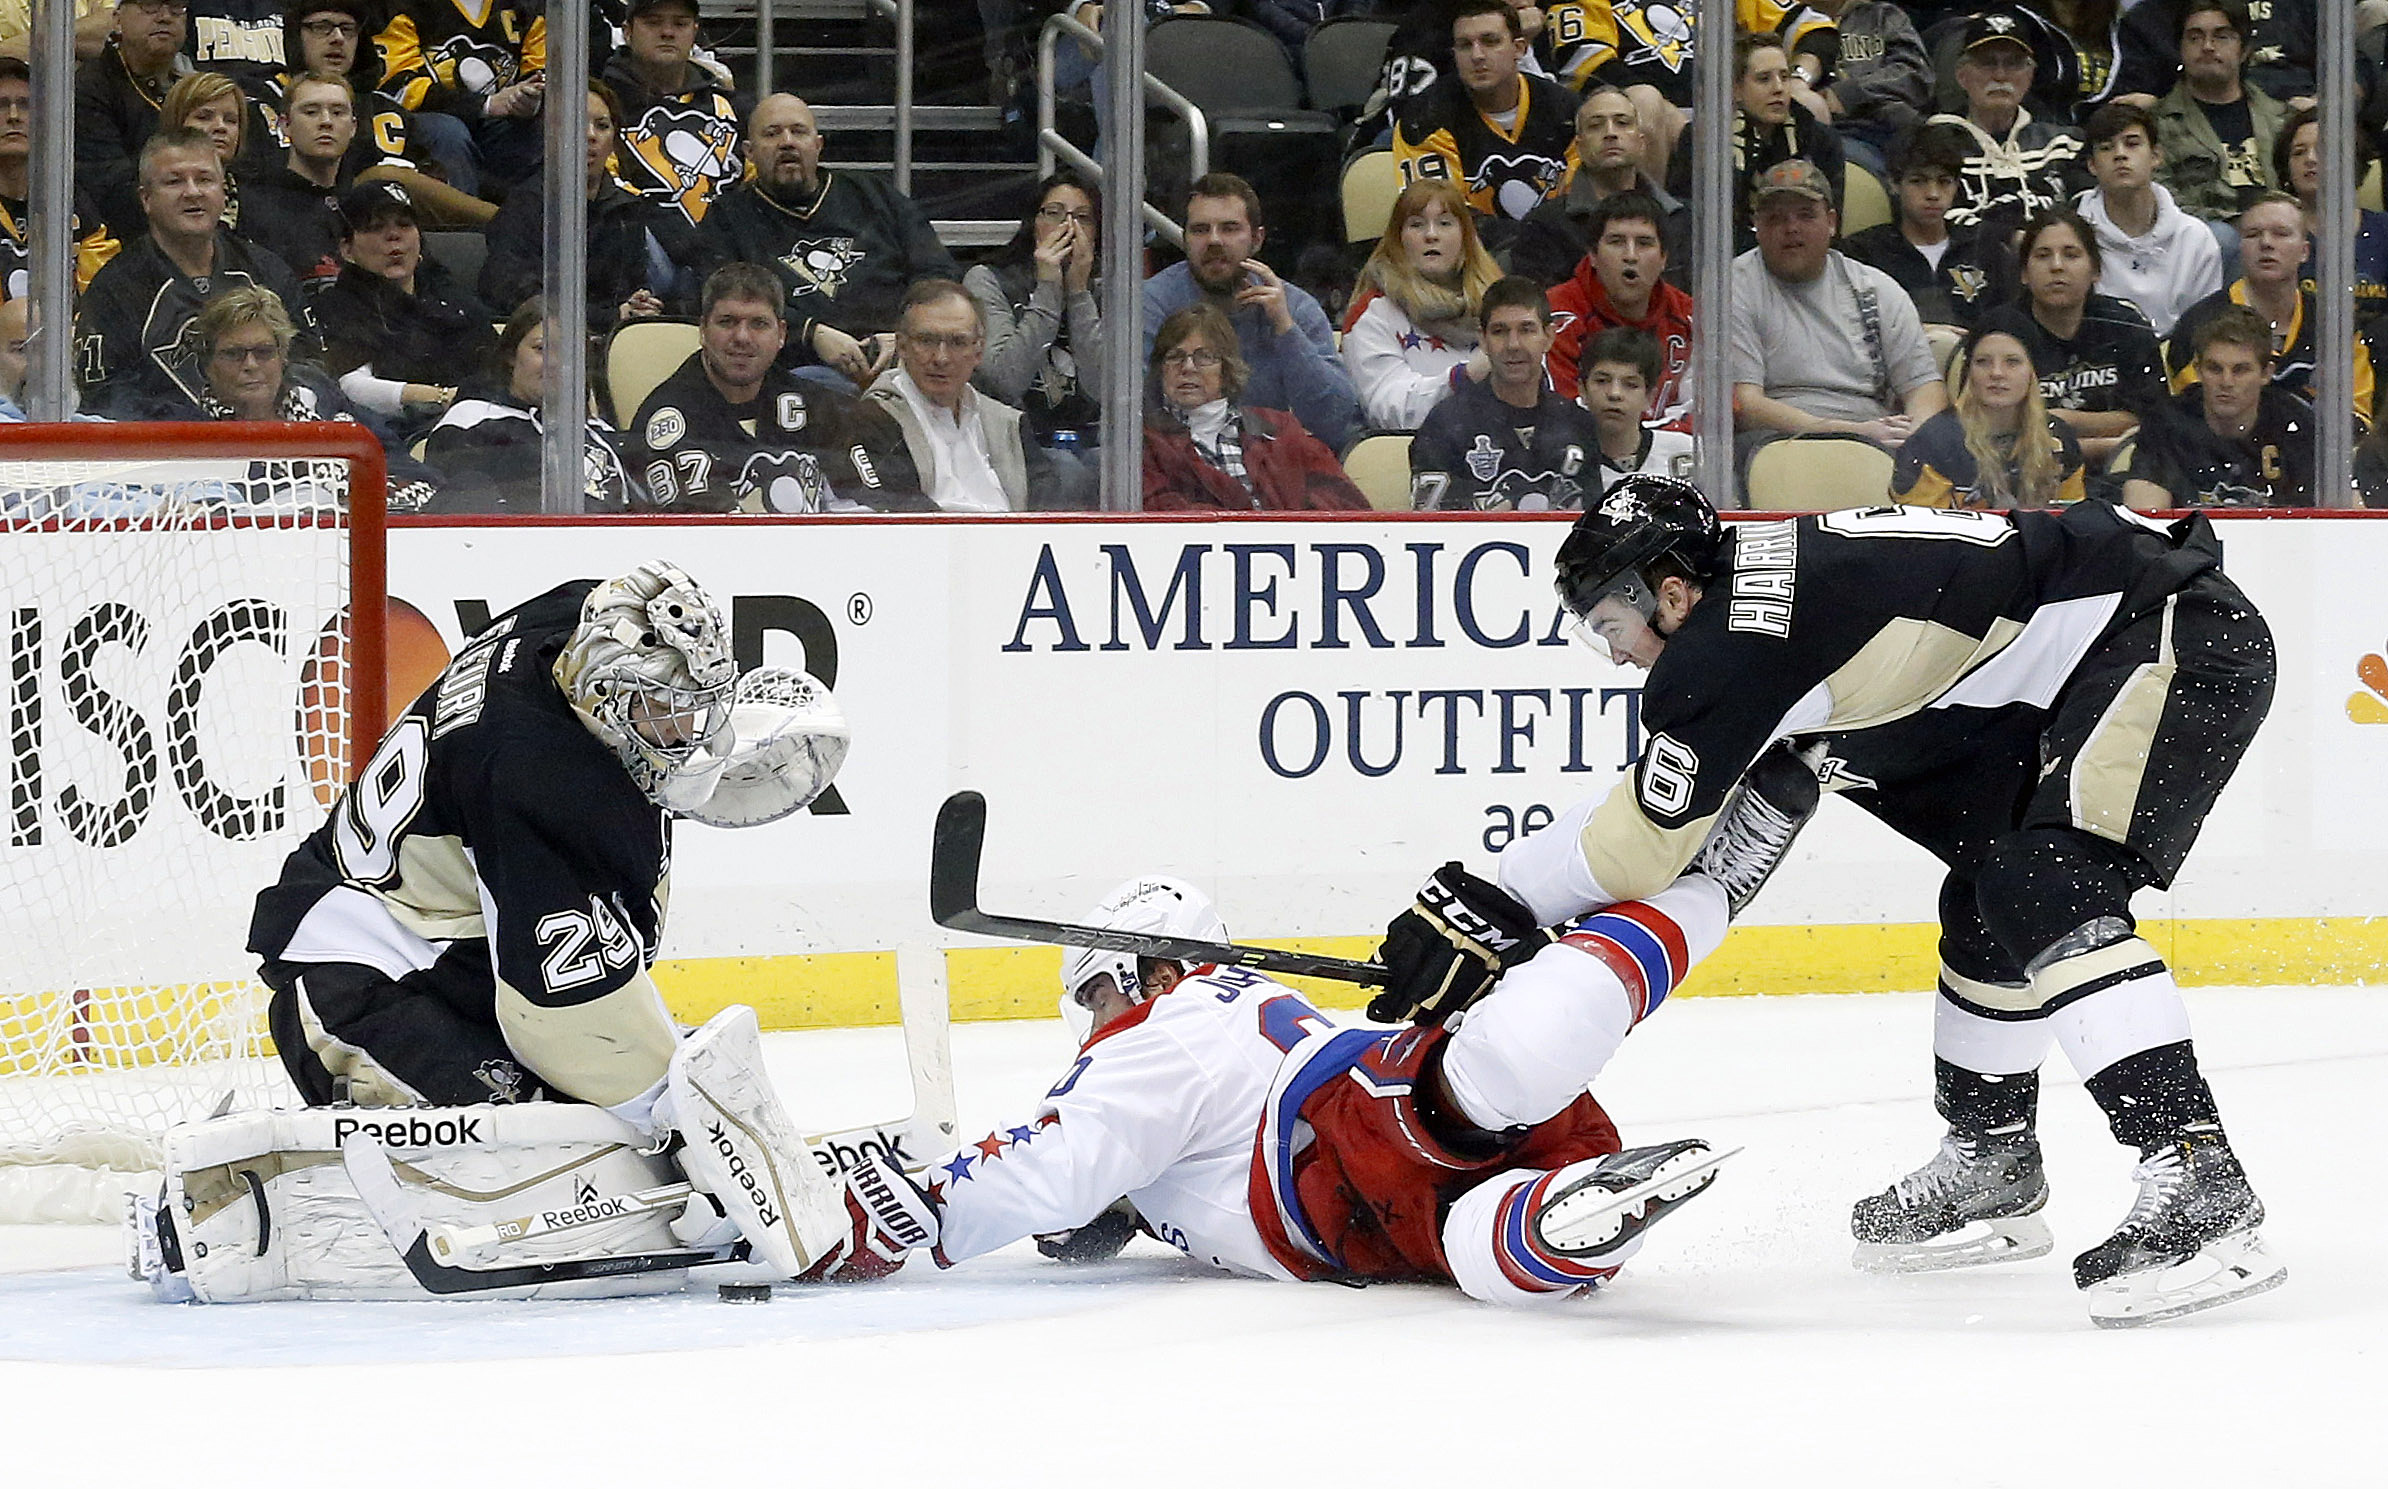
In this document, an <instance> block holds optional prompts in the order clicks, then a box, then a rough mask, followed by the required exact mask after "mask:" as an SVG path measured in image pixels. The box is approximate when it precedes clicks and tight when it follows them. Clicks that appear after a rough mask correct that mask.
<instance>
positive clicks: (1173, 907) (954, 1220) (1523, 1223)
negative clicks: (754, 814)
mask: <svg viewBox="0 0 2388 1489" xmlns="http://www.w3.org/2000/svg"><path fill="white" fill-rule="evenodd" d="M1761 792H1764V793H1766V794H1765V795H1764V796H1761V795H1760V794H1759V793H1761ZM1816 793H1817V786H1816V778H1815V775H1814V773H1813V771H1812V769H1811V768H1810V767H1809V766H1808V765H1807V764H1806V763H1805V762H1803V761H1801V760H1799V759H1798V758H1797V757H1795V756H1793V755H1791V754H1790V753H1789V752H1788V751H1784V752H1781V753H1780V754H1779V756H1778V758H1777V761H1776V762H1775V763H1774V767H1773V768H1771V769H1769V770H1767V771H1764V772H1753V777H1752V781H1751V783H1750V784H1749V786H1748V787H1747V788H1745V790H1744V791H1743V792H1742V793H1741V794H1740V795H1739V796H1737V797H1736V801H1735V805H1734V806H1733V807H1732V808H1729V809H1728V810H1727V812H1726V814H1725V815H1726V818H1727V821H1728V822H1729V823H1732V824H1734V826H1735V830H1730V831H1727V830H1720V831H1719V832H1717V833H1716V834H1715V835H1714V836H1713V838H1712V839H1711V845H1710V848H1709V849H1708V850H1706V851H1704V852H1703V853H1702V855H1701V856H1700V857H1699V858H1698V859H1696V860H1695V861H1694V863H1693V864H1692V866H1691V872H1689V873H1686V874H1685V875H1683V876H1682V877H1681V878H1680V879H1678V880H1677V881H1676V882H1675V883H1674V884H1673V885H1671V886H1670V887H1668V888H1667V889H1665V890H1664V891H1662V892H1661V893H1658V894H1655V895H1653V896H1651V897H1650V898H1649V899H1648V900H1647V901H1644V902H1640V903H1635V904H1624V905H1617V906H1613V907H1611V908H1610V909H1608V910H1607V911H1605V912H1603V913H1601V914H1597V915H1591V916H1587V917H1584V918H1583V919H1582V920H1580V921H1577V922H1575V923H1573V924H1570V925H1566V926H1562V927H1559V928H1558V930H1557V931H1556V932H1555V933H1554V934H1555V939H1554V938H1553V937H1545V938H1544V949H1543V950H1542V951H1541V953H1540V954H1539V955H1537V956H1535V957H1534V958H1532V959H1531V960H1529V961H1526V962H1523V963H1522V964H1520V965H1518V966H1516V967H1513V968H1511V969H1510V970H1509V971H1508V972H1507V974H1506V975H1505V976H1503V977H1502V979H1501V981H1500V985H1499V987H1498V988H1497V989H1496V990H1495V991H1494V992H1492V993H1491V994H1490V995H1489V996H1487V997H1485V998H1484V999H1483V1001H1482V1002H1480V1003H1479V1004H1478V1005H1477V1006H1476V1007H1475V1008H1473V1009H1471V1010H1470V1011H1469V1012H1468V1014H1467V1016H1466V1017H1465V1018H1464V1019H1461V1020H1456V1021H1454V1022H1453V1023H1452V1024H1451V1025H1450V1026H1449V1027H1441V1026H1432V1027H1405V1028H1386V1027H1382V1026H1368V1027H1356V1028H1355V1027H1348V1026H1338V1025H1336V1024H1334V1023H1332V1022H1330V1021H1329V1020H1328V1019H1326V1018H1325V1017H1324V1016H1322V1015H1321V1014H1319V1013H1318V1012H1317V1011H1316V1010H1315V1009H1313V1008H1312V1007H1311V1006H1310V1005H1309V1004H1308V1003H1307V1002H1305V1001H1304V1000H1303V998H1302V997H1301V995H1300V994H1298V993H1296V992H1294V991H1293V990H1292V989H1291V988H1288V987H1286V986H1285V985H1284V984H1282V983H1278V982H1275V981H1272V980H1271V979H1269V978H1267V977H1265V976H1263V975H1261V974H1260V973H1258V972H1255V971H1252V970H1249V969H1246V968H1240V967H1220V966H1210V965H1190V964H1187V963H1183V962H1176V961H1164V960H1159V959H1154V958H1139V957H1135V956H1129V955H1126V954H1123V953H1118V952H1102V951H1093V950H1079V951H1075V952H1073V953H1071V954H1070V955H1069V956H1068V958H1067V959H1066V960H1065V962H1064V964H1063V972H1062V982H1063V987H1064V990H1065V993H1066V994H1067V996H1069V997H1071V998H1072V999H1074V1000H1075V1001H1076V1002H1077V1003H1078V1004H1079V1005H1081V1006H1082V1007H1084V1008H1085V1009H1086V1010H1087V1011H1088V1013H1089V1014H1090V1016H1091V1018H1090V1022H1091V1033H1090V1035H1089V1036H1088V1038H1087V1039H1086V1041H1085V1044H1084V1046H1083V1047H1082V1048H1081V1050H1080V1051H1079V1054H1078V1058H1077V1060H1076V1062H1075V1063H1073V1064H1072V1065H1071V1066H1070V1068H1069V1069H1068V1071H1067V1072H1065V1073H1064V1074H1063V1075H1062V1077H1061V1079H1060V1080H1059V1081H1058V1082H1057V1083H1056V1084H1055V1085H1054V1086H1053V1088H1052V1089H1051V1090H1050V1091H1048V1092H1046V1093H1045V1096H1044V1099H1043V1101H1042V1102H1041V1103H1040V1104H1039V1106H1038V1107H1037V1108H1036V1110H1035V1111H1034V1112H1033V1113H1030V1114H1029V1115H1027V1116H1025V1117H1024V1118H1023V1119H1022V1120H1021V1121H1020V1122H1019V1124H1018V1125H1016V1126H1011V1127H1006V1128H1001V1129H998V1130H997V1131H995V1132H992V1133H989V1134H988V1135H987V1136H986V1137H985V1138H984V1139H982V1140H980V1141H979V1142H977V1143H974V1144H971V1145H969V1146H967V1147H964V1148H961V1149H959V1150H958V1151H956V1152H954V1153H952V1154H950V1155H948V1156H946V1157H945V1158H944V1159H943V1160H941V1161H939V1162H935V1163H931V1164H930V1165H929V1166H928V1167H927V1168H926V1169H925V1170H923V1171H922V1172H921V1173H920V1174H919V1175H917V1179H918V1182H917V1183H915V1182H914V1181H913V1179H911V1178H907V1177H906V1176H905V1175H903V1174H901V1173H898V1172H893V1171H890V1170H888V1169H886V1168H884V1167H882V1166H880V1165H877V1164H872V1163H865V1164H863V1165H860V1166H858V1167H857V1168H855V1169H854V1170H852V1171H851V1172H850V1173H849V1174H848V1175H847V1206H848V1210H849V1212H850V1216H851V1219H852V1225H853V1229H852V1234H851V1235H850V1237H849V1238H848V1240H847V1241H846V1243H845V1244H844V1245H843V1246H841V1247H840V1248H839V1250H838V1251H837V1252H836V1253H835V1254H834V1255H832V1256H830V1257H828V1258H826V1259H824V1260H823V1261H822V1262H820V1263H817V1264H816V1265H815V1266H814V1267H813V1268H812V1269H811V1271H810V1272H809V1273H808V1274H807V1275H808V1276H809V1277H813V1278H828V1279H831V1280H838V1281H862V1280H870V1279H873V1278H877V1277H882V1276H885V1275H887V1274H888V1273H890V1272H892V1271H894V1270H895V1269H896V1268H897V1267H899V1266H900V1265H902V1264H903V1262H904V1261H905V1259H906V1258H907V1257H908V1256H909V1254H910V1253H912V1252H914V1251H919V1250H922V1249H929V1250H931V1252H932V1254H933V1255H934V1257H935V1259H936V1261H937V1262H938V1264H939V1265H941V1266H950V1265H954V1264H956V1263H960V1262H963V1261H966V1260H968V1259H970V1258H972V1257H976V1256H981V1255H984V1254H986V1253H988V1252H991V1251H994V1250H997V1249H998V1248H1000V1247H1003V1246H1007V1245H1010V1244H1012V1243H1013V1242H1015V1241H1019V1240H1022V1239H1024V1238H1026V1237H1029V1236H1038V1237H1049V1236H1053V1235H1055V1234H1056V1233H1072V1235H1071V1239H1070V1240H1068V1241H1058V1242H1055V1243H1053V1244H1049V1245H1048V1246H1047V1248H1046V1249H1047V1250H1048V1252H1049V1254H1051V1253H1055V1252H1060V1253H1065V1254H1066V1252H1067V1251H1068V1250H1069V1249H1070V1248H1071V1246H1072V1244H1073V1242H1075V1241H1076V1239H1077V1237H1076V1233H1077V1232H1079V1231H1080V1229H1081V1228H1084V1227H1089V1226H1090V1225H1091V1226H1093V1227H1094V1228H1095V1232H1096V1233H1097V1234H1100V1233H1101V1231H1102V1229H1103V1228H1104V1227H1105V1225H1106V1224H1107V1223H1108V1221H1109V1219H1110V1216H1109V1215H1108V1214H1107V1212H1111V1211H1112V1209H1113V1205H1114V1202H1115V1201H1117V1200H1119V1199H1120V1197H1121V1196H1123V1195H1124V1196H1126V1199H1127V1203H1128V1204H1129V1205H1130V1206H1132V1207H1133V1212H1134V1214H1135V1215H1136V1216H1138V1217H1140V1218H1141V1224H1142V1225H1143V1227H1144V1228H1145V1229H1146V1230H1148V1231H1149V1232H1150V1233H1151V1234H1153V1235H1154V1236H1157V1237H1158V1238H1160V1239H1161V1240H1162V1241H1165V1242H1167V1243H1168V1244H1170V1245H1172V1246H1175V1247H1176V1248H1177V1249H1178V1250H1180V1251H1182V1252H1184V1253H1185V1254H1186V1255H1187V1256H1189V1257H1192V1258H1194V1259H1195V1260H1197V1261H1202V1262H1207V1263H1209V1264H1210V1265H1212V1266H1216V1267H1221V1268H1224V1269H1226V1270H1228V1271H1232V1272H1239V1273H1245V1274H1249V1275H1253V1276H1260V1277H1271V1278H1279V1279H1290V1280H1302V1281H1310V1280H1320V1279H1326V1280H1352V1279H1363V1280H1401V1281H1441V1282H1453V1283H1456V1284H1458V1285H1459V1287H1460V1288H1461V1289H1462V1290H1463V1291H1465V1292H1466V1293H1467V1294H1468V1295H1469V1296H1471V1297H1475V1298H1480V1299H1483V1300H1484V1301H1487V1302H1492V1303H1502V1304H1510V1305H1517V1306H1544V1305H1549V1304H1553V1303H1559V1302H1564V1301H1566V1300H1568V1299H1571V1298H1575V1297H1578V1296H1581V1295H1582V1294H1584V1293H1585V1292H1586V1291H1588V1290H1589V1289H1591V1288H1593V1287H1595V1286H1597V1285H1599V1284H1600V1283H1602V1282H1604V1281H1606V1280H1607V1279H1608V1278H1610V1277H1612V1276H1614V1275H1615V1274H1616V1272H1617V1269H1618V1268H1619V1267H1620V1266H1621V1265H1622V1264H1623V1263H1624V1262H1625V1261H1626V1259H1627V1258H1629V1257H1630V1256H1632V1255H1633V1254H1634V1252H1635V1251H1636V1250H1637V1249H1638V1248H1639V1247H1640V1245H1641V1243H1642V1239H1643V1236H1644V1234H1645V1233H1646V1232H1647V1231H1648V1229H1649V1227H1650V1226H1651V1225H1652V1224H1654V1223H1655V1222H1656V1221H1658V1220H1659V1219H1660V1218H1661V1217H1663V1216H1665V1215H1667V1214H1669V1213H1670V1212H1672V1211H1673V1210H1675V1209H1676V1208H1678V1207H1679V1206H1681V1205H1682V1204H1684V1203H1685V1202H1686V1201H1688V1200H1690V1199H1691V1198H1693V1197H1694V1196H1696V1195H1698V1194H1700V1193H1702V1192H1703V1191H1705V1190H1706V1188H1707V1187H1708V1186H1709V1184H1710V1183H1711V1182H1712V1181H1713V1179H1714V1176H1715V1172H1716V1168H1717V1165H1718V1164H1719V1163H1721V1162H1722V1161H1723V1159H1724V1158H1725V1157H1726V1156H1729V1154H1720V1153H1716V1152H1713V1151H1711V1149H1710V1148H1709V1146H1708V1145H1707V1144H1705V1143H1702V1142H1699V1141H1696V1140H1680V1141H1675V1142H1668V1143H1661V1144H1658V1145H1655V1146H1647V1147H1637V1148H1632V1149H1625V1150H1622V1151H1620V1145H1619V1142H1618V1137H1617V1131H1616V1128H1615V1127H1614V1126H1613V1125H1612V1124H1611V1122H1610V1120H1609V1118H1608V1115H1607V1114H1606V1113H1605V1112H1603V1111H1602V1110H1601V1108H1600V1106H1599V1104H1598V1103H1597V1102H1596V1101H1595V1100H1594V1099H1593V1098H1592V1097H1591V1095H1589V1094H1588V1092H1587V1089H1586V1088H1587V1087H1588V1086H1589V1085H1590V1084H1591V1082H1592V1080H1593V1078H1594V1077H1595V1076H1597V1075H1598V1074H1599V1073H1600V1070H1601V1068H1602V1067H1603V1066H1604V1065H1605V1064H1606V1063H1607V1062H1608V1060H1609V1058H1610V1056H1612V1055H1613V1054H1615V1053H1616V1050H1617V1048H1618V1046H1619V1044H1620V1043H1621V1042H1622V1041H1623V1040H1624V1039H1625V1037H1626V1035H1627V1034H1628V1033H1629V1032H1631V1030H1632V1029H1633V1028H1634V1026H1635V1025H1636V1024H1638V1023H1639V1022H1640V1021H1641V1020H1642V1019H1644V1018H1646V1017H1648V1016H1649V1015H1650V1013H1652V1012H1653V1011H1655V1010H1656V1009H1657V1008H1658V1006H1659V1005H1660V1004H1661V1003H1662V1002H1663V1001H1665V999H1666V997H1667V995H1668V993H1669V992H1671V991H1672V990H1673V989H1674V987H1675V985H1676V984H1677V983H1678V982H1679V981H1680V980H1681V979H1682V978H1683V976H1684V974H1685V973H1686V972H1687V971H1688V970H1689V969H1690V967H1691V966H1692V965H1693V964H1694V963H1695V962H1697V961H1698V960H1699V959H1700V958H1701V957H1702V956H1704V955H1706V954H1707V953H1708V952H1709V951H1710V950H1712V949H1714V948H1715V946H1716V945H1717V944H1718V942H1719V941H1721V940H1722V939H1723V937H1724V933H1725V925H1726V921H1727V918H1728V914H1729V910H1730V909H1732V908H1738V904H1737V903H1736V904H1734V905H1732V906H1729V905H1728V897H1727V893H1726V890H1725V889H1724V888H1723V886H1722V883H1721V882H1720V881H1721V880H1723V879H1726V878H1733V879H1738V880H1743V881H1747V882H1749V883H1751V884H1752V885H1753V887H1754V884H1755V882H1756V881H1758V880H1762V879H1763V878H1764V874H1765V871H1766V869H1767V868H1768V867H1771V865H1772V862H1773V861H1774V859H1775V858H1777V857H1779V856H1780V853H1781V851H1782V849H1783V848H1784V847H1786V846H1787V845H1788V844H1789V842H1790V839H1791V835H1792V832H1793V831H1795V830H1796V827H1797V824H1798V823H1799V822H1800V821H1802V820H1804V818H1805V816H1806V814H1807V813H1808V812H1809V811H1811V810H1813V808H1814V805H1815V801H1816ZM1745 818H1747V819H1763V820H1764V821H1765V822H1767V823H1769V824H1772V826H1771V828H1770V829H1769V830H1767V831H1763V832H1759V831H1751V830H1748V829H1747V828H1746V827H1744V826H1742V824H1743V822H1744V819H1745ZM1727 859H1731V860H1733V862H1732V863H1730V864H1729V865H1728V864H1727V862H1726V861H1725V860H1727ZM1094 924H1096V925H1099V926H1105V927H1113V928H1118V929H1122V930H1132V931H1137V932H1142V933H1151V934H1161V935H1177V936H1187V937H1193V938H1198V939H1204V940H1212V941H1224V940H1225V939H1226V929H1225V927H1224V926H1222V925H1221V924H1220V921H1219V917H1218V914H1217V912H1216V911H1214V910H1213V909H1212V907H1211V905H1210V902H1209V901H1208V900H1207V899H1205V898H1204V897H1203V896H1202V894H1201V893H1200V892H1199V891H1197V890H1194V889H1192V888H1190V887H1189V886H1187V885H1184V884H1181V883H1178V882H1176V881H1174V880H1170V879H1164V878H1148V879H1139V880H1134V881H1131V882H1129V883H1128V884H1126V885H1123V886H1122V887H1121V888H1120V889H1118V890H1117V891H1115V892H1114V893H1113V895H1112V896H1111V897H1110V898H1109V899H1107V900H1106V901H1105V902H1104V904H1103V905H1102V906H1101V907H1100V909H1099V910H1098V911H1097V913H1096V915H1095V917H1094ZM1118 1235H1119V1233H1118V1232H1116V1231H1114V1237H1115V1238H1116V1237H1117V1236H1118ZM1097 1244H1098V1245H1099V1243H1097Z"/></svg>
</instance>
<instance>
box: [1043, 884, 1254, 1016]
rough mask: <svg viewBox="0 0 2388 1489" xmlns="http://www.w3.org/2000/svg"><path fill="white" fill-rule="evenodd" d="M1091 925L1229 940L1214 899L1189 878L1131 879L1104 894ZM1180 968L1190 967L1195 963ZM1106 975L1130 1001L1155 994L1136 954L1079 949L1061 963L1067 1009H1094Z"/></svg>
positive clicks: (1072, 950) (1205, 939) (1147, 932)
mask: <svg viewBox="0 0 2388 1489" xmlns="http://www.w3.org/2000/svg"><path fill="white" fill-rule="evenodd" d="M1087 924H1089V925H1096V926H1102V927H1104V928H1106V929H1109V930H1119V931H1141V932H1143V933H1145V934H1146V935H1152V936H1189V937H1192V938H1194V939H1196V940H1201V941H1224V940H1226V939H1227V925H1226V922H1224V921H1222V920H1220V919H1219V911H1218V909H1217V908H1216V907H1215V906H1213V905H1212V904H1211V901H1210V896H1208V895H1206V894H1204V893H1203V892H1202V891H1201V890H1199V889H1196V888H1195V887H1194V886H1193V885H1191V884H1188V883H1186V882H1185V881H1184V880H1181V879H1164V878H1161V877H1159V876H1157V875H1156V876H1151V877H1147V878H1142V879H1130V880H1129V881H1128V882H1127V883H1125V884H1122V885H1121V886H1119V887H1118V888H1117V889H1114V890H1113V891H1111V893H1109V894H1107V895H1105V896H1104V897H1103V903H1102V904H1100V905H1097V906H1096V907H1095V910H1094V913H1093V914H1092V915H1090V916H1088V917H1087ZM1178 965H1179V966H1180V967H1184V968H1188V969H1191V968H1192V967H1193V966H1194V963H1192V962H1180V963H1178ZM1105 977H1109V978H1110V979H1111V981H1112V982H1113V984H1114V985H1116V986H1117V987H1118V988H1119V991H1120V995H1121V996H1122V997H1125V998H1126V999H1127V1000H1128V1001H1129V1002H1130V1003H1142V1002H1143V1001H1145V1000H1146V999H1147V998H1149V997H1151V996H1152V993H1151V991H1150V990H1149V989H1147V988H1146V987H1145V985H1144V974H1143V973H1142V972H1141V971H1140V970H1138V967H1137V958H1136V957H1135V956H1134V955H1133V954H1131V953H1129V952H1124V951H1102V950H1098V949H1097V948H1095V947H1092V946H1078V947H1073V948H1071V950H1070V953H1069V955H1068V956H1066V957H1064V958H1063V959H1062V963H1061V992H1062V1002H1063V1005H1064V1006H1065V1007H1067V1006H1068V1005H1071V1004H1075V1005H1076V1006H1078V1007H1080V1008H1091V1007H1093V1006H1094V992H1095V990H1096V986H1097V984H1098V983H1099V982H1100V981H1101V979H1103V978H1105Z"/></svg>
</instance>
